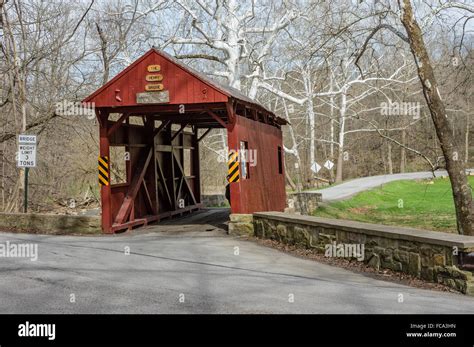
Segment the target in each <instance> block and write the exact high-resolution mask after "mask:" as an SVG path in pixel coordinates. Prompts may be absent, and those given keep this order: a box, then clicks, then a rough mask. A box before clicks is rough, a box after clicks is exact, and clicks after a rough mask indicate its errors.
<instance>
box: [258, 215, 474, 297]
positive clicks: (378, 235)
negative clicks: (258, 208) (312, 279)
mask: <svg viewBox="0 0 474 347" xmlns="http://www.w3.org/2000/svg"><path fill="white" fill-rule="evenodd" d="M253 224H254V232H255V235H256V236H257V237H260V238H269V239H274V240H277V241H280V242H283V243H287V244H292V245H297V246H301V247H304V248H312V249H315V250H317V251H318V252H321V253H326V252H328V250H330V249H329V248H330V247H331V246H332V245H334V246H336V245H340V244H346V245H363V246H364V252H363V255H362V257H361V258H363V261H364V262H365V263H367V264H369V266H372V267H374V268H376V269H381V268H382V269H391V270H394V271H401V272H405V273H408V274H410V275H413V276H415V277H418V278H422V279H424V280H427V281H430V282H438V283H443V284H445V285H448V286H449V287H451V288H454V289H456V290H458V291H460V292H462V293H465V294H468V295H473V296H474V280H473V274H472V272H470V271H462V270H460V269H459V264H458V261H459V257H458V254H460V253H461V252H464V253H470V252H474V237H472V236H463V235H455V234H448V233H442V232H434V231H425V230H417V229H410V228H401V227H393V226H384V225H376V224H368V223H360V222H353V221H342V220H332V219H325V218H317V217H310V216H300V215H295V214H285V213H281V212H261V213H255V214H254V215H253ZM341 247H342V246H341ZM333 249H334V248H333ZM353 258H356V257H353Z"/></svg>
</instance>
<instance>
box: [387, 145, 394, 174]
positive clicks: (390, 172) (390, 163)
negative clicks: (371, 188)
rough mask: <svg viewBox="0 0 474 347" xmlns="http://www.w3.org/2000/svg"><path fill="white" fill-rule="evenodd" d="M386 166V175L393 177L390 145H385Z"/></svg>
mask: <svg viewBox="0 0 474 347" xmlns="http://www.w3.org/2000/svg"><path fill="white" fill-rule="evenodd" d="M387 146H388V147H387V164H388V173H389V174H390V175H393V162H392V143H391V142H388V143H387Z"/></svg>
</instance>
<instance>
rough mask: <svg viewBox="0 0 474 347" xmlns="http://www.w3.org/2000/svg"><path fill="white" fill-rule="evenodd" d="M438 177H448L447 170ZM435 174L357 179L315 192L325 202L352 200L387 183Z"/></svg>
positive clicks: (406, 174) (437, 175) (420, 173)
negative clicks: (359, 194)
mask: <svg viewBox="0 0 474 347" xmlns="http://www.w3.org/2000/svg"><path fill="white" fill-rule="evenodd" d="M435 175H436V177H442V176H447V172H446V171H445V170H439V171H435ZM431 177H433V174H432V173H431V171H426V172H407V173H401V174H393V175H380V176H370V177H362V178H356V179H353V180H351V181H347V182H344V183H341V184H338V185H335V186H333V187H329V188H325V189H320V190H314V191H316V192H319V193H322V199H323V201H324V202H329V201H337V200H343V199H347V198H350V197H351V196H353V195H355V194H357V193H360V192H362V191H364V190H369V189H372V188H375V187H379V186H381V185H384V184H385V183H388V182H392V181H399V180H416V179H423V178H431Z"/></svg>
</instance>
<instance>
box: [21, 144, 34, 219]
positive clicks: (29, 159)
mask: <svg viewBox="0 0 474 347" xmlns="http://www.w3.org/2000/svg"><path fill="white" fill-rule="evenodd" d="M17 166H18V167H19V168H24V169H25V197H24V201H23V210H24V212H25V213H26V212H28V172H29V171H30V167H36V135H18V162H17Z"/></svg>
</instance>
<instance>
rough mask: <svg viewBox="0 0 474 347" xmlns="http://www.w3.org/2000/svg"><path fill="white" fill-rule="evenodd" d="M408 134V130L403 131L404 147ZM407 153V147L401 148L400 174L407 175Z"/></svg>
mask: <svg viewBox="0 0 474 347" xmlns="http://www.w3.org/2000/svg"><path fill="white" fill-rule="evenodd" d="M406 139H407V133H406V130H405V129H403V130H402V145H403V146H406V143H405V142H406ZM406 160H407V159H406V151H405V147H401V148H400V173H405V164H406Z"/></svg>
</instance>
